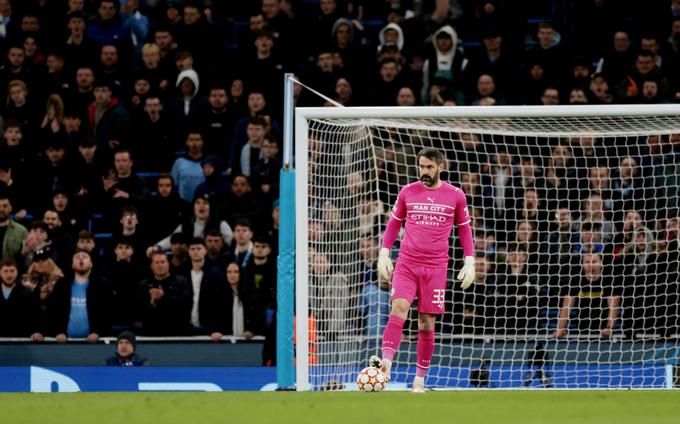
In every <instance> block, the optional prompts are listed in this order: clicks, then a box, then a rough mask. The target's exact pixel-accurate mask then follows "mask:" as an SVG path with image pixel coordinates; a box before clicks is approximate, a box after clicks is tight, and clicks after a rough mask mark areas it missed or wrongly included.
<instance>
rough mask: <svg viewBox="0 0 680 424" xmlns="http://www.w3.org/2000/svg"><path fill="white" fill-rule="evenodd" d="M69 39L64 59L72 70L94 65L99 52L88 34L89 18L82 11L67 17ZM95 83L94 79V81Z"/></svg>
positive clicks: (71, 13)
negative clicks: (94, 59) (93, 62)
mask: <svg viewBox="0 0 680 424" xmlns="http://www.w3.org/2000/svg"><path fill="white" fill-rule="evenodd" d="M66 19H67V22H66V26H67V28H68V37H67V39H66V43H65V46H64V58H65V59H66V63H67V64H68V66H69V67H70V68H72V69H77V68H78V67H80V66H86V65H92V60H93V58H94V57H95V56H96V52H97V51H98V48H97V42H96V41H94V40H93V39H92V38H90V37H89V36H88V35H87V33H86V20H87V16H86V15H85V14H84V13H83V12H82V11H75V10H74V11H72V12H70V13H69V14H68V15H67V17H66ZM93 82H94V79H93Z"/></svg>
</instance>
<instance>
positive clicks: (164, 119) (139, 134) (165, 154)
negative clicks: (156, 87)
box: [132, 94, 175, 172]
mask: <svg viewBox="0 0 680 424" xmlns="http://www.w3.org/2000/svg"><path fill="white" fill-rule="evenodd" d="M133 118H134V119H133V121H132V122H133V125H134V127H135V129H136V131H135V132H134V135H133V136H134V138H135V149H134V150H135V152H136V154H135V156H136V157H137V161H136V162H137V169H138V170H139V171H143V172H165V171H167V170H168V169H170V167H171V166H172V163H173V162H174V160H175V141H174V137H175V136H174V135H173V124H172V122H170V119H171V118H170V117H169V116H168V114H167V113H166V112H165V111H164V106H163V103H162V102H161V99H160V97H158V96H157V95H155V94H151V95H149V96H148V97H147V98H146V99H144V109H143V111H142V112H140V113H138V114H137V115H135V116H134V117H133Z"/></svg>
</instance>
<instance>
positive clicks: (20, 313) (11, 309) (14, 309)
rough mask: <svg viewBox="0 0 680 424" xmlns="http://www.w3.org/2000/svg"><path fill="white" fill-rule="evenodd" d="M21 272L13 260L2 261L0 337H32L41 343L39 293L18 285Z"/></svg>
mask: <svg viewBox="0 0 680 424" xmlns="http://www.w3.org/2000/svg"><path fill="white" fill-rule="evenodd" d="M18 276H19V271H18V267H17V264H16V262H14V260H13V259H2V260H0V283H1V284H0V287H1V288H2V297H0V337H30V338H31V341H34V342H41V341H43V339H44V337H43V335H42V330H41V328H40V320H39V318H40V303H39V299H38V296H37V293H32V292H31V290H30V289H28V288H26V287H24V286H23V285H21V283H18Z"/></svg>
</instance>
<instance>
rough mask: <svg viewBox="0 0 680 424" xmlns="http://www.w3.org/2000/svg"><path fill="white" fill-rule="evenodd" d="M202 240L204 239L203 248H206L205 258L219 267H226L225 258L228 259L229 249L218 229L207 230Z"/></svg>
mask: <svg viewBox="0 0 680 424" xmlns="http://www.w3.org/2000/svg"><path fill="white" fill-rule="evenodd" d="M203 240H204V241H205V248H206V250H207V256H206V260H208V261H212V264H213V265H214V266H216V267H217V268H219V269H226V267H227V260H228V259H229V257H228V256H229V252H228V250H229V249H228V247H227V245H226V244H225V243H224V239H223V238H222V234H220V232H219V230H210V231H207V232H206V233H205V237H204V238H203Z"/></svg>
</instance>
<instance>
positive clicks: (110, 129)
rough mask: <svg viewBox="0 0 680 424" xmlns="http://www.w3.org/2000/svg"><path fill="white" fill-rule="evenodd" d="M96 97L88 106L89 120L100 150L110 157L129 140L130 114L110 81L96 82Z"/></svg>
mask: <svg viewBox="0 0 680 424" xmlns="http://www.w3.org/2000/svg"><path fill="white" fill-rule="evenodd" d="M94 97H95V100H94V102H93V103H92V104H90V105H89V106H88V108H87V113H88V118H89V121H88V122H89V124H90V128H91V130H92V132H93V134H94V137H95V142H96V143H97V146H98V147H99V149H100V151H101V152H102V154H103V155H104V156H105V157H110V156H112V155H113V152H114V151H115V150H116V149H117V148H118V147H119V146H120V145H121V143H124V142H125V141H126V140H127V137H128V130H129V127H130V116H129V115H128V112H127V110H125V107H124V106H123V105H122V104H120V102H119V100H118V99H117V98H114V97H113V85H112V83H111V82H110V81H106V80H101V79H100V80H98V81H97V82H96V83H95V84H94Z"/></svg>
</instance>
